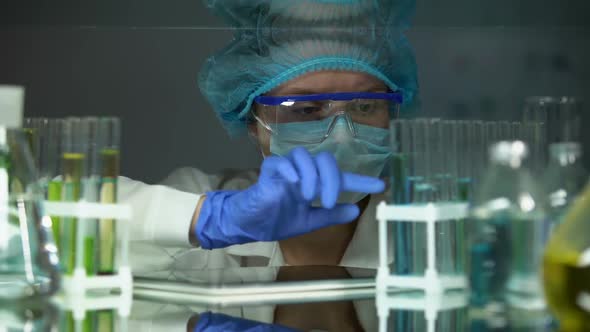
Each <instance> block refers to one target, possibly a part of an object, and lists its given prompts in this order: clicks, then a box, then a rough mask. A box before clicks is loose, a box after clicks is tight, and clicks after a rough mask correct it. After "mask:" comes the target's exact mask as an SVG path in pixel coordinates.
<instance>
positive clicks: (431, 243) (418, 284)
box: [376, 202, 468, 295]
mask: <svg viewBox="0 0 590 332" xmlns="http://www.w3.org/2000/svg"><path fill="white" fill-rule="evenodd" d="M467 208H468V205H467V203H453V202H444V203H428V204H407V205H388V204H386V203H385V202H381V203H380V204H379V205H378V206H377V220H378V221H379V268H378V271H377V280H376V281H377V291H378V292H387V289H388V288H390V287H394V288H406V289H417V290H423V291H424V292H425V293H427V295H428V294H441V293H443V292H444V291H445V290H448V289H464V288H466V287H467V279H466V277H465V275H441V274H440V273H439V272H438V270H437V267H436V266H437V264H436V256H437V255H436V228H435V226H436V223H441V222H448V221H451V220H456V219H462V218H465V217H466V216H467ZM389 222H413V223H426V234H425V236H426V256H427V257H426V270H425V271H424V275H396V274H393V275H392V274H391V271H390V269H389V255H390V253H389V252H388V250H387V248H388V239H389V236H388V227H387V225H388V223H389Z"/></svg>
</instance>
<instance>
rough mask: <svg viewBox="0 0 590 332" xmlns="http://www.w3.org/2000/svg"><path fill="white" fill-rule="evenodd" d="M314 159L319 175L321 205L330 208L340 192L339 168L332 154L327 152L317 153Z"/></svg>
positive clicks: (334, 203)
mask: <svg viewBox="0 0 590 332" xmlns="http://www.w3.org/2000/svg"><path fill="white" fill-rule="evenodd" d="M315 160H316V165H317V169H318V174H319V176H320V181H319V182H320V186H321V188H320V193H321V198H322V206H324V207H325V208H328V209H331V208H333V207H334V205H336V201H337V200H338V194H339V193H340V169H338V164H337V163H336V159H335V158H334V156H333V155H332V154H330V153H328V152H321V153H319V154H318V155H317V156H316V157H315Z"/></svg>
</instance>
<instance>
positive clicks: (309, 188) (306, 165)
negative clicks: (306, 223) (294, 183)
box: [290, 147, 318, 201]
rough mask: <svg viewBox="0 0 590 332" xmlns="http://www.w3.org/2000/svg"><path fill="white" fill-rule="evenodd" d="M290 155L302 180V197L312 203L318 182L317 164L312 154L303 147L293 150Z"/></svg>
mask: <svg viewBox="0 0 590 332" xmlns="http://www.w3.org/2000/svg"><path fill="white" fill-rule="evenodd" d="M290 155H291V161H292V162H293V164H295V168H296V169H297V171H298V172H299V178H300V179H301V195H302V196H303V199H305V200H307V201H311V200H312V199H313V198H314V196H315V193H316V187H317V182H318V170H317V168H316V164H315V162H314V161H313V158H312V156H311V154H309V152H308V151H307V150H306V149H305V148H303V147H298V148H295V149H293V150H292V151H291V153H290Z"/></svg>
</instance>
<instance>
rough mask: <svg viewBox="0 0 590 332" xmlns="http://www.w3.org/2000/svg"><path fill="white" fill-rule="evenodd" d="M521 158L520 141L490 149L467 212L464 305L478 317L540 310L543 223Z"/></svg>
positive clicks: (524, 151) (525, 152) (539, 204)
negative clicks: (466, 293) (479, 314)
mask: <svg viewBox="0 0 590 332" xmlns="http://www.w3.org/2000/svg"><path fill="white" fill-rule="evenodd" d="M527 155H528V149H527V146H526V144H524V143H523V142H521V141H510V142H509V141H503V142H499V143H496V144H494V145H493V146H492V147H491V148H490V162H491V165H490V167H489V170H488V171H487V174H486V175H485V176H484V178H483V182H482V184H481V186H480V188H479V189H478V191H477V193H476V195H475V199H474V202H473V205H472V207H471V209H470V220H469V222H468V225H469V226H468V228H469V242H470V246H469V248H470V249H469V250H470V252H469V263H468V271H469V284H470V290H471V296H470V305H471V307H472V308H476V309H477V310H481V311H482V312H483V314H484V315H485V314H486V313H489V314H490V316H498V314H499V315H500V316H502V315H503V314H505V313H507V312H509V311H511V310H517V309H518V310H526V311H535V310H544V309H545V307H546V306H545V301H544V297H543V292H542V286H541V280H540V268H541V260H542V256H543V249H544V246H545V243H546V239H547V234H548V227H547V226H548V223H547V221H546V219H545V216H544V207H543V205H542V198H543V196H542V194H541V193H540V189H539V188H538V187H537V185H536V183H535V181H534V179H533V177H532V175H531V174H530V172H529V171H528V169H527V168H526V167H525V166H524V165H523V163H524V162H525V159H526V157H527Z"/></svg>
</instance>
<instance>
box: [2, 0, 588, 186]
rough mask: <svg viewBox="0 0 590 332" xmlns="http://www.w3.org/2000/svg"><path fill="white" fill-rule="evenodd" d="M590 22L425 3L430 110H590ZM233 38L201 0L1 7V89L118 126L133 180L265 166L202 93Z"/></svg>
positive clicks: (570, 12)
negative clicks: (572, 103) (211, 67)
mask: <svg viewBox="0 0 590 332" xmlns="http://www.w3.org/2000/svg"><path fill="white" fill-rule="evenodd" d="M589 18H590V1H587V0H568V1H564V0H559V1H534V0H526V1H525V0H523V1H515V0H510V1H509V0H502V1H483V0H480V1H475V0H452V1H434V0H433V1H418V4H417V13H416V18H415V20H414V25H413V27H412V28H411V29H410V30H409V31H408V36H409V38H410V40H411V42H412V44H413V45H414V48H415V51H416V57H417V62H418V66H419V79H420V85H421V89H420V90H421V91H420V94H421V101H422V106H421V110H420V114H421V115H425V116H450V117H455V118H456V117H478V118H485V119H519V118H520V116H521V109H522V102H523V100H524V98H525V97H526V96H530V95H573V96H579V97H583V98H584V99H586V100H590V46H589V45H590V42H589V41H590V25H589V21H590V19H589ZM230 38H231V31H229V30H228V29H227V28H226V27H224V26H223V25H222V24H221V22H220V20H218V19H217V18H215V17H213V16H212V15H210V14H209V12H208V11H207V10H206V9H205V6H204V5H203V3H202V2H201V1H197V0H192V1H188V0H174V1H171V0H142V1H123V0H119V1H104V0H103V1H34V2H33V1H18V2H6V1H3V2H2V3H0V84H3V83H9V84H21V85H24V86H25V87H26V94H27V99H26V115H27V116H42V115H44V116H50V117H59V116H66V115H118V116H120V117H122V118H123V121H124V136H123V154H124V155H123V164H122V168H123V173H124V174H125V175H127V176H130V177H132V178H136V179H141V180H144V181H148V182H156V181H158V180H160V179H162V178H163V177H164V176H165V175H166V174H168V173H169V172H170V171H172V170H173V169H174V168H177V167H181V166H193V167H198V168H200V169H203V170H205V171H207V172H217V171H220V170H222V169H224V168H246V167H256V166H257V165H258V163H259V161H260V153H259V152H258V151H257V150H256V149H255V148H254V146H253V145H252V144H251V143H250V142H249V141H248V138H246V137H242V138H239V139H233V140H232V139H230V138H229V137H228V135H227V134H226V133H225V132H224V130H223V129H222V127H221V125H220V124H219V123H218V121H217V120H216V118H215V116H214V114H213V112H212V111H211V109H210V107H209V105H208V104H207V103H206V102H205V100H204V98H203V96H201V94H200V92H199V90H198V87H197V83H196V82H197V73H198V71H199V68H200V65H201V64H202V63H203V61H204V60H205V59H206V58H207V56H208V55H210V54H212V53H213V52H214V51H215V50H218V49H219V48H221V47H223V46H224V45H225V44H227V42H228V41H229V40H230ZM585 123H588V122H587V121H585ZM589 139H590V137H589V136H588V134H585V137H584V138H583V140H584V142H590V140H589ZM585 145H586V146H588V145H590V144H585ZM586 155H587V156H588V155H590V154H589V153H586Z"/></svg>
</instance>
